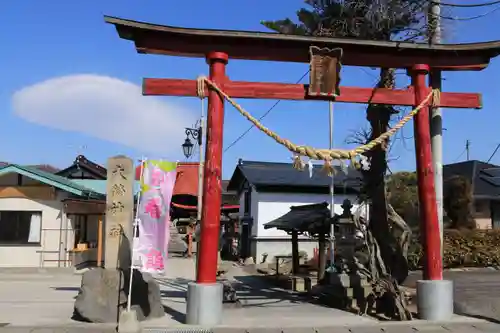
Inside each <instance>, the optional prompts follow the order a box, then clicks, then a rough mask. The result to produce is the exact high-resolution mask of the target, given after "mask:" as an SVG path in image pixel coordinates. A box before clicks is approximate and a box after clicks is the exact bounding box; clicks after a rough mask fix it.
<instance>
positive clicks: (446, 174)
mask: <svg viewBox="0 0 500 333" xmlns="http://www.w3.org/2000/svg"><path fill="white" fill-rule="evenodd" d="M454 175H457V176H462V177H464V178H466V179H468V180H469V181H470V182H471V186H472V190H473V195H474V197H476V198H484V199H500V166H498V165H495V164H491V163H486V162H481V161H477V160H472V161H464V162H460V163H453V164H447V165H444V166H443V179H444V180H445V183H444V186H446V179H448V178H450V177H452V176H454Z"/></svg>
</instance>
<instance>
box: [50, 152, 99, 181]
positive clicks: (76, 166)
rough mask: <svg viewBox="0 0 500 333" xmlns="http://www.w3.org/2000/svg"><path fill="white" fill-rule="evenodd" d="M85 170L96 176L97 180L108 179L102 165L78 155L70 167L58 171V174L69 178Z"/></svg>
mask: <svg viewBox="0 0 500 333" xmlns="http://www.w3.org/2000/svg"><path fill="white" fill-rule="evenodd" d="M80 169H81V170H85V171H86V172H88V173H90V174H91V175H93V176H94V178H95V179H101V180H104V179H106V177H107V170H106V168H105V167H103V166H102V165H99V164H97V163H94V162H92V161H91V160H89V159H87V158H86V157H85V156H83V155H78V156H77V157H76V159H75V161H74V162H73V164H72V165H70V166H69V167H67V168H65V169H63V170H60V171H58V172H57V173H56V174H57V175H59V176H62V177H66V178H69V176H70V175H71V174H72V173H73V172H75V171H76V170H80Z"/></svg>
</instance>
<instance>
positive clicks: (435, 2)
mask: <svg viewBox="0 0 500 333" xmlns="http://www.w3.org/2000/svg"><path fill="white" fill-rule="evenodd" d="M432 3H433V4H437V3H438V2H437V1H432ZM497 4H500V0H495V1H489V2H482V3H469V4H455V3H447V2H440V5H441V6H448V7H458V8H473V7H487V6H493V5H497Z"/></svg>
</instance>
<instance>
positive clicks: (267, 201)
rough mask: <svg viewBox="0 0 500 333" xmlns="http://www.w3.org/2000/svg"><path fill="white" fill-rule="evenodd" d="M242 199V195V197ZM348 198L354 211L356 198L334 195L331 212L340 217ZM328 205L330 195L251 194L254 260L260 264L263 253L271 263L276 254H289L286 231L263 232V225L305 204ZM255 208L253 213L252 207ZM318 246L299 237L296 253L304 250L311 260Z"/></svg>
mask: <svg viewBox="0 0 500 333" xmlns="http://www.w3.org/2000/svg"><path fill="white" fill-rule="evenodd" d="M242 197H243V196H242ZM345 199H349V200H350V201H351V203H352V204H353V209H352V212H353V213H354V212H355V210H356V209H357V207H358V205H357V196H356V195H340V194H336V195H335V205H334V212H335V213H336V214H341V213H342V212H343V209H342V207H341V205H342V203H343V201H344V200H345ZM322 202H328V203H330V195H329V194H306V193H270V192H256V193H255V194H253V193H252V215H255V216H254V228H255V229H256V230H255V233H254V241H255V242H257V244H256V250H255V254H254V255H255V260H256V261H257V262H260V261H261V259H262V256H263V254H264V253H267V254H268V261H272V260H273V258H274V256H276V255H288V254H290V253H291V252H292V245H291V242H290V236H289V235H287V233H286V232H284V231H281V230H277V229H274V228H273V229H264V224H265V223H267V222H270V221H272V220H274V219H276V218H278V217H280V216H282V215H284V214H286V213H288V212H289V211H290V207H291V206H301V205H308V204H316V203H322ZM254 206H256V207H257V209H256V212H255V214H254V211H253V207H254ZM317 247H318V243H317V240H314V239H309V238H307V237H306V236H301V237H299V251H304V252H306V253H307V254H308V257H309V258H312V256H313V253H314V249H315V248H317Z"/></svg>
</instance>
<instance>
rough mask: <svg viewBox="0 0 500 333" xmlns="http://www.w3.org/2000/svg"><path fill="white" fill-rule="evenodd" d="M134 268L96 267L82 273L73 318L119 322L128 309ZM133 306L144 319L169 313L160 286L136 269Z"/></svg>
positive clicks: (140, 317)
mask: <svg viewBox="0 0 500 333" xmlns="http://www.w3.org/2000/svg"><path fill="white" fill-rule="evenodd" d="M129 277H130V270H125V271H122V270H115V269H104V268H94V269H91V270H89V271H87V272H85V273H84V274H83V275H82V284H81V287H80V292H79V293H78V296H77V297H76V300H75V308H74V315H73V319H75V320H80V321H87V322H93V323H116V322H118V319H119V317H120V314H121V312H122V311H123V310H124V309H126V308H127V295H128V288H129ZM131 309H132V310H134V311H135V312H136V314H137V319H138V320H140V321H143V320H146V319H150V318H159V317H162V316H164V315H165V311H164V309H163V305H162V303H161V294H160V287H159V286H158V283H157V282H156V281H155V280H154V279H153V277H152V276H151V275H150V274H148V273H141V272H139V271H137V270H134V276H133V280H132V305H131Z"/></svg>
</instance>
